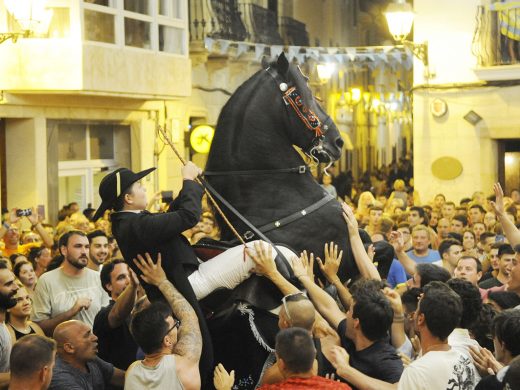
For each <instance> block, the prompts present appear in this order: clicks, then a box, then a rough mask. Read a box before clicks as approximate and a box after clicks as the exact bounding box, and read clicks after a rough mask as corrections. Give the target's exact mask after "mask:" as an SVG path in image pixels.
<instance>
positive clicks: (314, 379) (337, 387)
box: [259, 376, 352, 390]
mask: <svg viewBox="0 0 520 390" xmlns="http://www.w3.org/2000/svg"><path fill="white" fill-rule="evenodd" d="M300 389H301V390H304V389H313V390H317V389H320V390H352V389H351V387H350V386H349V385H347V384H345V383H341V382H336V381H333V380H330V379H327V378H323V377H321V376H311V377H310V378H289V379H286V380H285V381H283V382H280V383H275V384H272V385H263V386H261V387H260V388H259V390H300Z"/></svg>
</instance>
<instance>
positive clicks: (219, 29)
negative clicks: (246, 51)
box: [189, 0, 248, 42]
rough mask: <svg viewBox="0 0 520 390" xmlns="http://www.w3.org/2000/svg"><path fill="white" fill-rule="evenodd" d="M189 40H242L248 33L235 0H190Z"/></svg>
mask: <svg viewBox="0 0 520 390" xmlns="http://www.w3.org/2000/svg"><path fill="white" fill-rule="evenodd" d="M189 3H190V40H191V41H192V42H193V41H203V40H204V38H206V37H209V38H215V39H229V40H232V41H244V40H246V39H247V38H248V33H247V30H246V27H245V25H244V22H243V21H242V17H241V13H240V10H239V5H238V2H237V0H209V1H207V0H191V1H190V2H189Z"/></svg>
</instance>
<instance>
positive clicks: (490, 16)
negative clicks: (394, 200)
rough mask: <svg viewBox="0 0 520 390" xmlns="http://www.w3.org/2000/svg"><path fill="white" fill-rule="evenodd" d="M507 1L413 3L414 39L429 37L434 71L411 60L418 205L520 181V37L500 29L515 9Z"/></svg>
mask: <svg viewBox="0 0 520 390" xmlns="http://www.w3.org/2000/svg"><path fill="white" fill-rule="evenodd" d="M507 3H508V2H504V3H503V5H504V6H505V7H504V8H503V9H502V10H501V9H500V8H498V9H497V8H495V7H496V5H497V4H500V2H495V1H484V2H483V1H479V0H471V1H470V0H468V1H458V2H452V1H448V0H440V1H436V2H434V3H433V2H431V1H428V0H415V1H414V10H415V12H416V18H415V21H414V41H415V42H418V43H420V42H424V41H428V43H429V68H430V69H429V73H430V74H431V75H432V77H431V78H425V77H424V67H423V64H422V63H421V62H420V61H417V60H416V61H415V63H414V95H413V97H414V105H413V114H414V131H413V136H414V170H415V172H414V177H415V187H416V188H417V189H418V190H419V192H420V195H421V199H422V200H423V202H424V203H425V202H426V201H428V200H430V199H432V198H433V197H434V196H435V194H437V193H439V192H442V193H444V194H446V196H447V198H449V199H452V200H454V201H458V200H460V199H461V198H463V197H466V196H471V195H472V193H473V191H484V193H486V194H488V195H490V194H491V193H492V185H493V183H494V182H496V181H498V180H500V182H501V183H503V184H505V187H506V188H505V191H506V193H509V192H510V191H511V190H512V189H514V188H519V187H520V110H519V107H520V86H519V84H520V82H519V80H520V66H519V65H518V58H519V57H518V54H517V53H518V50H519V47H518V39H520V38H519V36H518V35H517V36H516V38H514V35H513V38H509V37H508V36H507V32H506V30H516V29H517V27H516V25H515V21H516V20H517V18H516V14H518V15H519V16H520V10H519V9H518V8H515V7H518V4H516V6H515V7H511V8H509V9H508V8H507ZM509 3H515V2H509ZM516 3H517V2H516ZM518 20H520V18H518ZM516 23H518V22H516ZM475 114H476V115H475Z"/></svg>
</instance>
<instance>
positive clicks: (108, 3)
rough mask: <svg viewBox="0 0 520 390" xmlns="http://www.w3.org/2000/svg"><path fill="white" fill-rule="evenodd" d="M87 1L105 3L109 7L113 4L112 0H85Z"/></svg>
mask: <svg viewBox="0 0 520 390" xmlns="http://www.w3.org/2000/svg"><path fill="white" fill-rule="evenodd" d="M83 1H84V2H85V3H90V4H98V5H104V6H107V7H111V6H113V4H112V1H111V0H83Z"/></svg>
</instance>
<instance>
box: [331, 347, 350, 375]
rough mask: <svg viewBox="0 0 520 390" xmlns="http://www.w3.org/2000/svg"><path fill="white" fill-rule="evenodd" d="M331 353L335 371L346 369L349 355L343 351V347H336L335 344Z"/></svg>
mask: <svg viewBox="0 0 520 390" xmlns="http://www.w3.org/2000/svg"><path fill="white" fill-rule="evenodd" d="M331 353H332V361H331V363H332V365H333V366H334V368H335V369H336V371H337V372H338V374H339V372H340V371H343V370H345V369H348V367H349V366H350V363H349V361H350V356H349V354H348V353H347V351H345V349H344V348H341V347H338V346H337V345H335V346H333V347H332V349H331Z"/></svg>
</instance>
